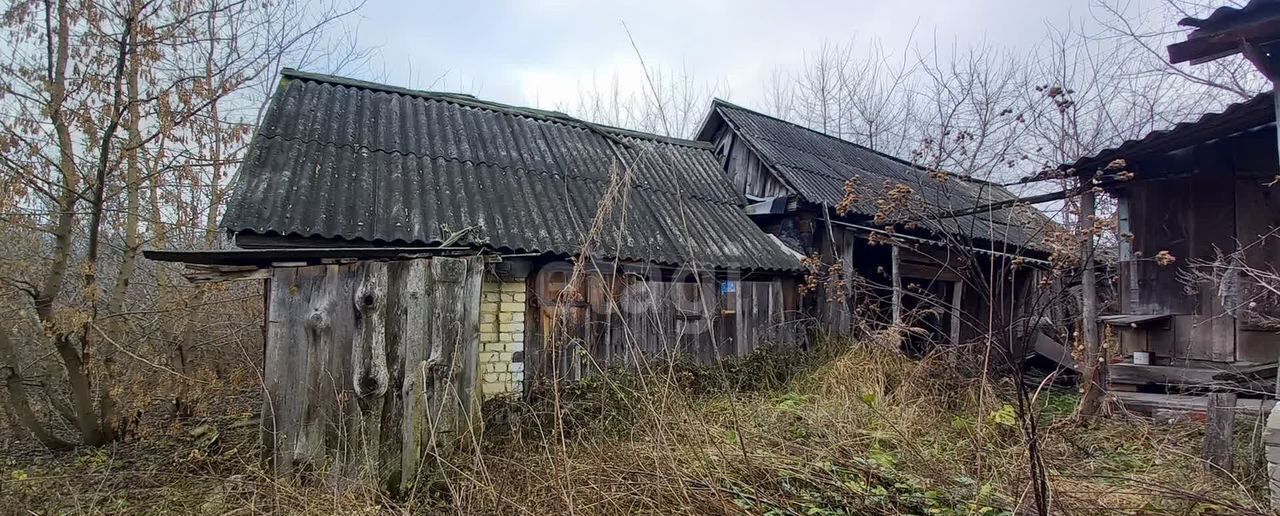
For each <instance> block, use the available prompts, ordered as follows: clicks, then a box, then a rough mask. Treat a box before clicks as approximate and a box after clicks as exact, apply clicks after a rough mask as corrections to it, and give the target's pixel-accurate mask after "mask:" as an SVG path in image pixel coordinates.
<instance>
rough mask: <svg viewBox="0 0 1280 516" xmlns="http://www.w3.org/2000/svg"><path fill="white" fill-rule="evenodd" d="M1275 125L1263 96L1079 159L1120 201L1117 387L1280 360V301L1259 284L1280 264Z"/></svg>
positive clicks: (1180, 381) (1271, 105)
mask: <svg viewBox="0 0 1280 516" xmlns="http://www.w3.org/2000/svg"><path fill="white" fill-rule="evenodd" d="M1275 120H1276V119H1275V101H1274V98H1273V97H1272V95H1271V94H1263V95H1260V96H1257V97H1255V98H1253V99H1251V100H1248V101H1245V102H1241V103H1237V104H1233V105H1231V106H1229V107H1227V108H1226V109H1225V110H1223V111H1222V112H1220V113H1211V114H1206V115H1204V116H1202V117H1201V118H1200V119H1199V120H1196V121H1194V122H1188V123H1183V124H1179V125H1176V126H1174V127H1173V128H1171V129H1169V130H1164V131H1156V132H1153V133H1150V134H1148V135H1146V136H1145V137H1142V138H1139V139H1135V140H1130V141H1127V142H1124V143H1122V144H1120V145H1119V146H1117V147H1115V148H1111V149H1107V150H1104V151H1102V152H1099V153H1097V154H1095V155H1092V156H1088V157H1084V158H1081V159H1080V160H1078V161H1076V162H1075V163H1073V164H1071V165H1070V166H1069V167H1070V168H1069V169H1070V170H1071V171H1072V172H1073V173H1074V174H1076V175H1078V176H1079V177H1081V178H1085V179H1087V178H1090V177H1092V180H1093V181H1094V183H1095V184H1098V185H1100V186H1102V187H1103V188H1104V189H1105V190H1106V191H1107V192H1108V193H1109V194H1110V195H1112V196H1114V197H1115V198H1116V199H1117V201H1118V206H1117V214H1116V216H1117V218H1118V226H1119V227H1118V231H1119V233H1120V235H1121V238H1120V242H1119V284H1118V285H1117V290H1118V299H1117V300H1116V301H1115V306H1114V307H1113V309H1112V310H1111V311H1112V312H1114V313H1112V314H1110V315H1104V316H1102V317H1101V319H1102V321H1103V322H1104V323H1105V324H1107V325H1109V326H1111V327H1112V328H1114V329H1115V330H1116V331H1117V332H1118V333H1119V339H1120V351H1121V353H1122V354H1123V355H1124V357H1125V359H1126V363H1116V364H1113V365H1112V366H1111V373H1110V383H1111V386H1112V388H1113V389H1117V390H1132V389H1136V388H1143V389H1146V388H1159V389H1161V390H1163V389H1165V388H1168V387H1174V388H1181V387H1196V388H1203V387H1205V386H1209V385H1212V384H1214V383H1215V377H1217V378H1218V380H1224V379H1229V378H1232V377H1233V376H1232V375H1226V376H1224V375H1223V374H1222V373H1224V372H1228V373H1229V372H1232V371H1240V370H1247V369H1249V368H1250V366H1257V365H1260V364H1266V363H1269V362H1275V361H1276V359H1277V357H1280V335H1277V330H1278V329H1280V328H1277V327H1275V325H1274V319H1273V316H1274V309H1275V308H1276V307H1275V306H1274V303H1275V298H1274V297H1272V296H1270V295H1269V292H1268V291H1267V290H1266V289H1265V288H1261V287H1260V285H1259V284H1258V283H1257V282H1256V281H1255V280H1254V279H1255V278H1256V274H1258V273H1265V274H1275V272H1276V269H1275V267H1276V265H1275V264H1276V263H1277V262H1280V234H1278V233H1277V231H1280V191H1278V190H1277V186H1276V184H1277V178H1280V166H1277V153H1276V144H1275V142H1276V128H1275ZM1117 160H1119V161H1117ZM1213 262H1216V265H1212V263H1213ZM1247 269H1252V270H1253V271H1254V273H1247V272H1246V270H1247ZM1135 362H1136V363H1135ZM1262 369H1263V370H1266V373H1267V374H1265V376H1274V369H1275V368H1274V364H1271V365H1267V366H1265V367H1263V368H1262ZM1219 383H1220V382H1219Z"/></svg>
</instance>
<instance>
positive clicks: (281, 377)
mask: <svg viewBox="0 0 1280 516" xmlns="http://www.w3.org/2000/svg"><path fill="white" fill-rule="evenodd" d="M298 272H299V269H296V268H289V269H275V270H274V271H273V273H272V274H273V275H272V279H271V286H272V290H271V292H270V293H269V295H268V303H269V306H270V309H269V310H268V313H270V314H271V317H270V318H269V319H267V321H266V326H267V329H266V334H267V341H266V344H265V351H266V354H265V356H264V357H263V361H264V364H263V371H264V375H263V383H264V387H265V390H266V392H265V393H263V399H262V443H263V446H264V452H265V453H266V454H267V457H268V458H269V459H270V461H271V464H272V467H273V469H274V470H275V472H276V474H288V473H289V472H291V471H292V470H293V454H292V453H291V451H292V449H293V448H294V443H295V442H296V440H297V435H298V432H299V430H300V429H301V426H302V410H303V408H304V407H305V400H299V399H297V393H296V392H290V390H289V388H290V387H291V386H293V385H296V384H297V383H298V381H299V380H301V378H298V377H296V376H295V375H294V374H293V373H294V372H296V371H298V370H300V369H301V370H305V368H306V367H307V364H306V362H305V361H306V360H307V359H308V356H307V354H306V353H298V352H297V350H298V348H303V349H305V348H306V347H307V346H308V341H307V334H306V333H303V332H299V331H297V330H298V329H299V326H298V325H297V324H294V321H295V320H296V319H293V318H294V317H297V316H299V315H301V314H303V313H304V308H303V307H305V306H306V298H304V296H303V295H302V287H303V285H302V284H301V283H300V282H299V278H298ZM299 362H301V363H299ZM299 366H301V367H299Z"/></svg>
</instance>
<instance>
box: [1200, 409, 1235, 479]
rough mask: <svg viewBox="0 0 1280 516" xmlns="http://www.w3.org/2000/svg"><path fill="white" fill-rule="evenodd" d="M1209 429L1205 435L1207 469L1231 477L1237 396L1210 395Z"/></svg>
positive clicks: (1204, 456)
mask: <svg viewBox="0 0 1280 516" xmlns="http://www.w3.org/2000/svg"><path fill="white" fill-rule="evenodd" d="M1208 420H1209V421H1208V425H1207V426H1208V427H1207V428H1206V429H1205V433H1204V455H1203V458H1204V461H1205V468H1206V469H1208V470H1209V471H1210V472H1212V473H1217V474H1220V475H1231V468H1232V460H1231V458H1232V457H1231V450H1232V442H1233V437H1234V434H1235V425H1236V394H1235V393H1234V392H1214V393H1210V394H1209V409H1208Z"/></svg>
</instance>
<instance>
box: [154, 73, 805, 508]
mask: <svg viewBox="0 0 1280 516" xmlns="http://www.w3.org/2000/svg"><path fill="white" fill-rule="evenodd" d="M745 204H746V202H745V198H744V197H743V196H742V195H741V194H740V193H738V192H737V191H735V190H734V188H733V186H732V185H731V184H730V182H729V181H728V180H727V178H725V176H724V174H723V173H722V171H721V169H720V166H719V163H718V161H717V160H716V157H715V154H714V153H713V152H712V148H711V146H710V145H709V144H707V143H705V142H699V141H690V140H681V139H674V138H665V137H661V136H657V135H652V134H645V133H639V132H634V131H629V130H625V129H619V128H614V127H605V126H601V125H596V124H592V123H587V122H584V121H581V120H577V119H575V118H572V117H569V116H567V115H564V114H561V113H556V112H550V111H542V110H536V109H528V108H522V107H515V106H508V105H503V104H498V103H494V102H486V101H482V100H479V99H476V98H474V97H471V96H468V95H459V94H449V93H434V92H425V91H415V90H409V89H404V88H397V87H393V86H387V85H381V84H372V83H368V82H362V81H357V80H352V79H347V78H341V77H333V76H325V75H317V74H310V73H303V72H298V71H294V70H286V71H284V73H283V77H282V78H281V81H280V86H279V88H278V90H277V91H276V93H275V95H274V96H273V98H272V99H271V102H270V106H269V107H268V109H267V112H266V115H265V118H264V119H263V121H262V123H261V125H260V126H259V127H258V129H257V132H256V133H255V135H254V137H253V140H252V142H251V145H250V148H249V151H248V154H247V156H246V158H245V160H244V162H243V164H242V166H241V168H240V170H239V172H238V174H237V176H236V178H235V179H234V182H233V190H232V193H231V198H230V200H229V202H228V204H227V208H226V213H225V215H224V216H223V218H222V222H221V226H222V228H223V229H224V230H225V232H226V234H227V235H228V236H229V243H230V244H231V245H229V246H228V247H229V248H228V249H220V250H209V251H185V252H174V251H148V252H147V256H148V257H150V258H152V259H157V260H168V261H179V262H184V263H186V264H187V266H188V267H189V271H190V273H189V277H190V278H192V279H193V280H195V281H214V280H228V279H266V280H267V288H266V289H265V292H266V300H265V303H266V328H265V359H266V364H265V365H266V370H265V375H266V379H265V382H266V383H265V385H266V390H267V396H266V400H265V403H266V406H265V407H264V423H263V427H264V432H265V433H266V436H265V442H267V443H268V449H269V450H271V451H272V453H273V457H274V459H275V460H274V463H275V464H276V468H277V470H280V471H290V470H293V469H295V468H296V467H301V466H302V465H304V464H317V463H321V462H323V461H325V460H328V459H325V457H326V456H330V457H332V456H334V455H335V454H336V455H337V457H338V459H337V460H336V463H337V464H344V463H345V462H344V461H345V459H343V458H344V457H345V458H353V457H355V456H354V455H352V452H350V450H352V449H360V448H361V446H357V445H354V444H353V445H351V446H345V445H342V444H341V442H342V439H343V438H339V437H336V434H335V433H334V432H335V431H336V430H335V429H337V428H343V427H346V428H356V427H359V428H380V430H379V431H378V432H380V433H381V435H382V436H383V441H384V443H388V444H386V446H389V447H390V449H392V450H393V451H392V452H387V453H384V454H383V455H382V457H383V458H386V457H393V458H392V459H391V461H392V462H396V465H395V466H389V465H387V464H384V465H383V466H382V467H383V468H384V469H385V468H391V469H392V470H395V471H406V472H408V471H413V463H411V462H412V460H416V457H419V456H420V455H421V447H423V446H434V445H435V444H432V443H435V442H436V437H437V436H440V435H443V434H445V433H450V432H451V435H454V436H458V435H461V434H460V433H459V431H460V429H461V428H465V427H466V424H467V423H466V422H468V421H474V418H475V414H476V407H477V406H478V404H479V399H480V398H481V397H482V396H487V395H494V394H500V393H512V392H520V391H521V390H522V388H523V386H524V384H525V381H526V380H527V379H532V378H535V377H553V376H554V377H559V378H577V377H580V376H583V375H587V374H590V373H591V372H592V371H599V370H601V369H602V368H605V367H609V366H619V367H627V368H632V369H635V368H639V367H643V366H644V365H645V364H647V363H649V361H650V359H658V360H670V359H674V358H677V357H680V356H692V357H694V358H695V359H696V360H700V361H704V362H710V361H714V360H717V359H719V358H721V357H725V356H732V355H742V354H746V353H750V352H751V351H752V350H754V349H756V348H757V347H759V346H764V345H767V344H771V343H780V344H783V345H786V344H789V343H794V342H796V339H795V334H794V332H793V331H792V325H793V321H794V314H793V313H792V312H794V311H795V307H794V305H795V303H796V301H795V296H794V295H792V294H791V293H793V292H794V291H795V287H794V285H795V283H796V279H797V278H798V276H799V273H800V272H801V271H802V266H801V263H800V261H799V258H798V256H797V255H796V254H795V253H794V252H793V251H791V250H789V249H788V248H786V247H785V246H783V245H781V243H780V242H779V241H778V240H777V239H776V238H774V237H772V236H770V235H769V234H767V233H765V232H764V231H762V230H760V228H758V227H757V226H756V225H755V224H754V223H753V222H752V221H751V219H750V218H749V217H748V216H747V215H746V213H745V212H744V210H743V208H744V206H745ZM351 400H354V401H355V402H356V403H352V402H349V401H351ZM379 407H383V408H379ZM451 422H459V423H457V424H454V423H451ZM457 425H462V426H460V427H459V426H457ZM335 442H337V443H338V444H335ZM344 450H347V451H344ZM394 457H403V458H404V462H403V464H400V462H399V459H395V458H394ZM351 467H353V468H356V466H351ZM357 469H359V468H357ZM365 469H368V468H365ZM389 481H391V482H392V483H393V484H394V483H395V482H396V480H395V479H390V480H389Z"/></svg>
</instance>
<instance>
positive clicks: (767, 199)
mask: <svg viewBox="0 0 1280 516" xmlns="http://www.w3.org/2000/svg"><path fill="white" fill-rule="evenodd" d="M698 139H700V140H703V141H706V142H709V143H711V144H712V145H713V146H714V148H715V153H716V156H717V157H718V158H719V160H720V164H721V166H722V167H723V168H724V170H725V171H726V173H727V175H728V177H729V180H730V181H731V182H732V183H733V186H734V188H735V189H736V190H737V192H738V193H740V194H742V195H744V196H745V197H747V198H748V199H750V200H751V201H752V203H753V204H751V205H750V206H749V207H748V208H747V209H748V212H749V213H750V214H751V217H752V219H754V220H755V221H756V223H757V224H759V225H760V227H762V228H763V229H765V230H766V231H768V232H769V233H770V234H773V235H776V236H777V237H778V238H779V239H780V240H782V241H783V242H785V243H786V244H787V245H788V246H790V247H791V248H792V249H794V250H796V252H798V253H801V254H803V255H805V256H817V257H819V258H820V260H821V263H823V264H824V266H825V267H830V266H831V264H838V267H837V270H838V271H839V272H840V273H841V274H843V275H844V276H849V272H850V271H856V272H857V273H858V276H860V277H861V278H862V279H864V280H866V281H867V282H868V283H869V284H870V287H869V288H867V289H864V290H863V291H862V292H854V291H851V290H849V291H841V292H836V293H833V292H831V291H829V290H821V289H820V290H819V291H817V292H815V293H813V294H812V295H810V296H807V297H805V298H804V302H805V310H806V311H807V312H810V313H813V314H814V315H816V316H817V318H818V319H819V320H820V321H821V325H822V326H823V327H824V328H826V329H829V330H832V331H836V332H845V331H849V330H850V328H851V327H852V326H854V325H858V324H862V325H871V326H875V325H878V324H879V325H883V324H887V323H895V322H896V323H901V324H904V325H906V326H908V327H914V328H917V329H920V330H924V332H925V333H926V334H927V338H926V339H925V340H926V341H927V342H923V343H920V344H921V345H923V346H932V345H937V344H942V343H960V342H965V341H968V340H970V339H972V338H974V337H977V336H979V335H982V334H983V332H985V331H986V330H987V328H988V324H987V321H988V320H989V319H988V317H987V316H988V314H987V311H988V308H989V307H990V306H991V305H992V303H993V302H996V303H999V302H1000V301H999V299H1001V298H1003V299H1008V296H1024V295H1025V294H1026V293H1027V292H1029V289H1030V287H1031V286H1032V285H1034V282H1035V278H1036V272H1035V269H1036V267H1037V266H1043V265H1046V264H1047V263H1046V262H1045V261H1044V258H1045V257H1047V255H1048V252H1047V248H1045V247H1044V245H1043V240H1044V238H1045V236H1046V235H1045V232H1046V231H1048V230H1049V229H1050V227H1052V226H1053V225H1054V224H1053V222H1051V221H1050V220H1048V219H1047V218H1046V217H1044V216H1043V215H1042V214H1040V213H1039V212H1038V211H1036V210H1035V209H1033V208H1027V207H1022V208H1018V209H1010V208H1007V207H1006V208H999V207H994V206H993V205H998V204H999V203H1001V202H1004V201H1009V202H1010V203H1012V201H1014V200H1016V197H1015V196H1014V195H1013V194H1012V193H1010V192H1009V191H1008V190H1006V189H1004V188H1003V187H1001V186H998V185H995V184H992V183H989V182H985V181H980V180H975V179H972V178H965V177H960V176H957V175H954V174H949V173H945V172H938V171H930V170H926V169H924V168H921V167H919V166H916V165H914V164H912V163H910V162H907V161H904V160H901V159H898V158H895V157H893V156H889V155H886V154H883V153H879V152H876V151H873V150H871V149H868V148H866V147H863V146H860V145H857V144H855V143H852V142H849V141H846V140H842V139H839V138H836V137H833V136H828V135H825V134H822V133H820V132H817V131H813V130H810V129H808V128H805V127H802V126H799V125H796V124H793V123H790V122H787V121H785V120H781V119H778V118H774V117H771V116H768V115H765V114H762V113H758V112H755V111H752V110H750V109H746V108H743V107H740V106H736V105H734V104H731V103H729V102H725V101H723V100H716V101H714V102H713V105H712V108H711V112H710V114H709V115H708V116H707V119H706V121H705V122H704V124H703V126H702V129H701V131H700V132H699V133H698ZM1015 260H1016V262H1017V263H1018V264H1021V265H1026V266H1027V267H1025V268H1024V269H1022V272H1017V271H1014V270H1013V269H1014V268H1011V267H1009V266H1008V265H1009V264H1010V263H1012V262H1014V261H1015ZM992 263H995V264H998V266H996V267H994V268H989V267H988V266H989V265H991V264H992ZM984 264H986V265H984ZM810 265H811V267H812V263H811V264H810ZM829 270H830V269H829ZM983 270H988V271H998V272H996V274H987V275H986V276H987V278H986V279H979V276H981V275H974V274H971V273H973V272H981V271H983ZM831 279H832V278H829V281H828V282H829V283H830V282H831V281H830V280H831ZM987 280H994V281H995V286H994V287H992V284H991V283H989V282H988V281H987ZM838 281H839V280H838V278H836V282H838ZM846 290H848V289H846ZM997 306H999V305H997ZM868 307H870V308H871V309H867V308H868ZM909 314H915V315H914V316H912V315H909ZM904 317H907V318H908V319H907V320H903V318H904Z"/></svg>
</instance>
